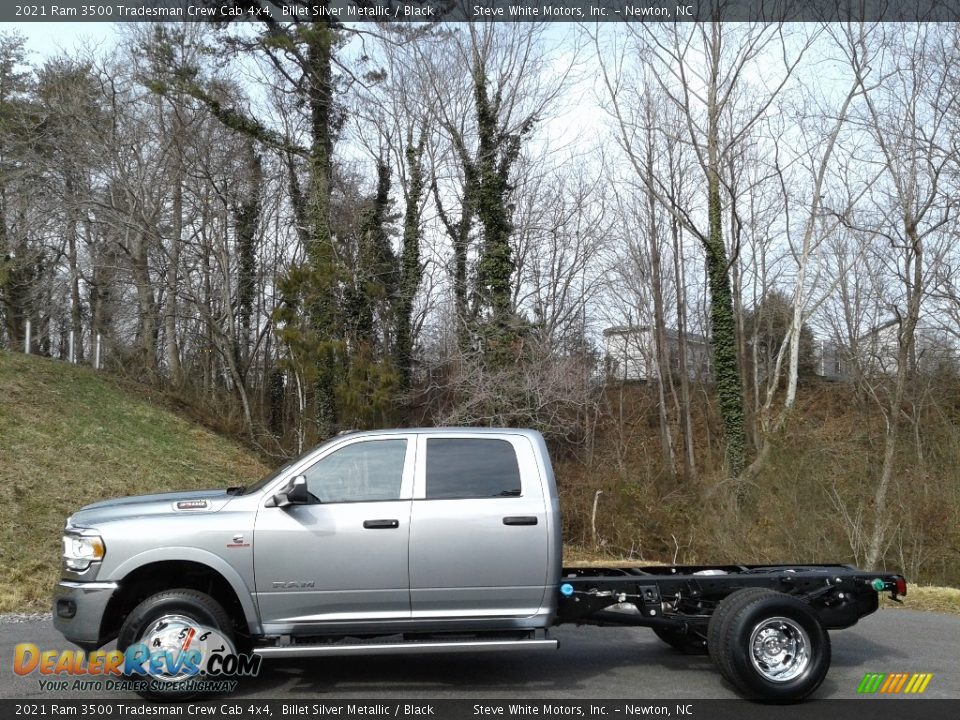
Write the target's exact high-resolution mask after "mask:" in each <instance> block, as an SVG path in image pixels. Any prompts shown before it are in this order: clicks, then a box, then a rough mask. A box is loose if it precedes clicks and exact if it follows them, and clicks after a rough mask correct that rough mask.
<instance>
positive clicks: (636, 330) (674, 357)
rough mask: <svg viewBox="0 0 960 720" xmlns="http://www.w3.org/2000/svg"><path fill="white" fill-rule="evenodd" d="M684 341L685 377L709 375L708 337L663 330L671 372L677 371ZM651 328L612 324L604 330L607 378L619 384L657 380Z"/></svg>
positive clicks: (678, 370)
mask: <svg viewBox="0 0 960 720" xmlns="http://www.w3.org/2000/svg"><path fill="white" fill-rule="evenodd" d="M681 338H683V339H685V340H686V345H687V347H686V350H687V367H686V372H687V376H688V377H691V378H704V377H707V376H708V375H709V374H710V345H709V343H708V341H707V338H705V337H703V336H702V335H696V334H694V333H687V334H686V335H685V336H681V334H680V332H679V331H677V330H674V329H671V328H667V329H666V339H667V354H668V356H669V359H670V370H671V372H673V373H674V374H678V373H679V372H680V341H681ZM655 343H656V340H655V331H654V327H653V326H652V325H630V326H628V325H615V326H613V327H609V328H607V329H606V330H604V331H603V344H604V357H605V363H606V370H607V376H608V377H609V378H611V379H613V380H620V381H629V380H632V381H646V380H652V379H655V378H656V377H657V372H658V366H657V361H656V357H657V348H656V344H655Z"/></svg>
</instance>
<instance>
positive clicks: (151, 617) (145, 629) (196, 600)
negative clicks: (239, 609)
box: [117, 588, 234, 701]
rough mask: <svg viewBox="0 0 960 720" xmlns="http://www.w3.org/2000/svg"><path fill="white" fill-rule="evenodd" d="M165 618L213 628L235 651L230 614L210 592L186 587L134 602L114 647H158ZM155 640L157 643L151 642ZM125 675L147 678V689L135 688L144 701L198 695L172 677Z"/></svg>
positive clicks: (178, 698)
mask: <svg viewBox="0 0 960 720" xmlns="http://www.w3.org/2000/svg"><path fill="white" fill-rule="evenodd" d="M167 618H169V619H171V621H172V619H173V618H176V619H177V620H176V621H175V622H178V623H180V625H183V624H185V623H186V624H192V625H199V626H203V627H205V628H208V629H212V630H215V631H216V633H218V634H219V636H220V637H221V638H222V639H223V640H224V641H226V644H227V645H228V646H229V647H227V648H226V650H227V652H233V650H234V648H233V630H232V623H231V622H230V616H229V615H227V613H226V611H225V610H224V609H223V608H222V607H221V606H220V603H218V602H217V601H216V600H214V599H213V598H212V597H210V596H209V595H205V594H204V593H202V592H198V591H196V590H191V589H187V588H181V589H177V590H165V591H163V592H160V593H157V594H156V595H151V596H150V597H148V598H147V599H146V600H144V601H143V602H142V603H140V604H139V605H137V606H136V607H135V608H134V609H133V611H132V612H131V613H130V614H129V615H127V618H126V620H124V622H123V625H122V626H121V628H120V634H119V635H118V636H117V649H118V650H121V651H126V650H127V649H128V648H129V647H130V646H131V645H135V644H137V643H144V644H146V645H148V646H154V647H160V646H161V645H163V643H160V632H159V631H157V627H158V625H159V624H162V623H161V622H160V621H162V620H164V619H167ZM155 631H156V632H155ZM155 636H156V637H155ZM191 637H192V634H191ZM154 640H156V641H157V642H158V643H160V644H159V645H154V644H153V641H154ZM127 677H128V678H130V679H134V680H147V681H148V684H149V685H150V689H146V690H136V691H135V692H136V693H137V695H139V696H140V697H142V698H145V699H147V700H167V701H176V700H188V699H190V698H192V697H195V696H196V695H198V694H199V693H198V692H197V691H196V690H184V689H182V688H181V687H179V686H180V685H182V683H181V682H177V681H175V680H170V681H166V680H159V681H156V682H152V681H153V680H155V678H153V677H150V676H142V675H129V676H127ZM203 677H204V676H203V674H202V673H199V674H196V675H192V676H189V677H187V678H185V679H188V680H200V679H203Z"/></svg>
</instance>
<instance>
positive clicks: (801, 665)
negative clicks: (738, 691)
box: [750, 617, 810, 682]
mask: <svg viewBox="0 0 960 720" xmlns="http://www.w3.org/2000/svg"><path fill="white" fill-rule="evenodd" d="M750 661H751V662H752V663H753V667H754V668H756V670H757V672H759V673H760V674H761V675H763V677H764V678H766V679H767V680H772V681H773V682H788V681H790V680H793V679H795V678H797V677H799V676H800V675H803V673H805V672H806V671H807V668H808V667H809V666H810V638H809V636H808V635H807V633H806V631H805V630H804V629H803V628H802V627H800V625H799V624H798V623H797V622H796V621H795V620H791V619H790V618H785V617H773V618H769V619H767V620H764V621H763V622H761V623H759V624H758V625H757V626H756V627H755V628H754V629H753V632H752V633H751V634H750Z"/></svg>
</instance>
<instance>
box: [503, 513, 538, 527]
mask: <svg viewBox="0 0 960 720" xmlns="http://www.w3.org/2000/svg"><path fill="white" fill-rule="evenodd" d="M503 524H504V525H536V524H537V517H536V515H511V516H508V517H505V518H504V519H503Z"/></svg>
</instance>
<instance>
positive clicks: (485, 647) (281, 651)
mask: <svg viewBox="0 0 960 720" xmlns="http://www.w3.org/2000/svg"><path fill="white" fill-rule="evenodd" d="M559 645H560V643H559V641H557V640H469V641H436V642H434V641H423V642H413V641H412V642H396V643H357V644H332V643H330V644H320V645H283V646H278V647H261V648H254V650H253V652H254V653H256V654H257V655H260V656H261V657H265V658H276V657H279V658H284V657H297V658H300V657H324V656H326V657H329V656H346V655H407V654H411V655H412V654H420V653H437V652H450V653H473V652H503V651H508V650H556V649H557V648H558V647H559Z"/></svg>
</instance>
